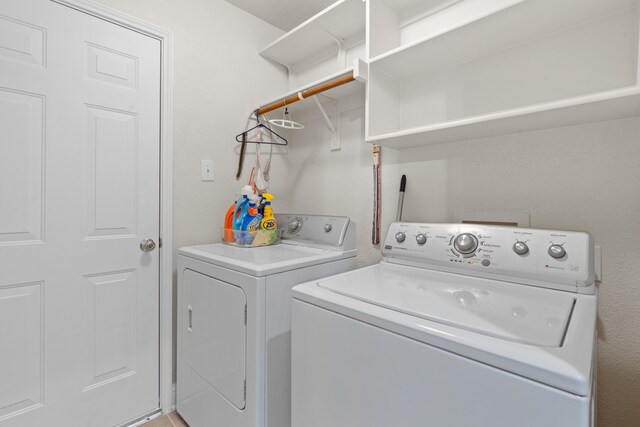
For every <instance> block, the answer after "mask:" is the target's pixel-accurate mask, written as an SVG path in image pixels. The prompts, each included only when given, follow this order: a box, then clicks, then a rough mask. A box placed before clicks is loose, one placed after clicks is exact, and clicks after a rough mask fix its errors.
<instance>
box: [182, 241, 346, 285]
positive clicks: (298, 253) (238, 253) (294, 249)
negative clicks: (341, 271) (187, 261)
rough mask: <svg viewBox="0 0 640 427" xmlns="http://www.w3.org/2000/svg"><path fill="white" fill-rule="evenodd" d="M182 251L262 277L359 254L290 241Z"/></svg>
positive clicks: (202, 259)
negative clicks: (267, 244) (264, 244)
mask: <svg viewBox="0 0 640 427" xmlns="http://www.w3.org/2000/svg"><path fill="white" fill-rule="evenodd" d="M178 253H179V254H180V255H185V256H188V257H191V258H196V259H199V260H201V261H204V262H208V263H211V264H215V265H219V266H221V267H226V268H229V269H231V270H235V271H239V272H241V273H245V274H249V275H252V276H258V277H261V276H266V275H269V274H275V273H280V272H283V271H288V270H292V269H295V268H302V267H308V266H311V265H316V264H320V263H325V262H329V261H334V260H338V259H342V258H348V257H353V256H355V250H352V251H344V252H343V251H334V250H330V249H319V248H312V247H308V246H300V245H290V244H278V245H272V246H263V247H259V248H238V247H235V246H230V245H225V244H222V243H214V244H210V245H201V246H189V247H184V248H180V249H179V250H178Z"/></svg>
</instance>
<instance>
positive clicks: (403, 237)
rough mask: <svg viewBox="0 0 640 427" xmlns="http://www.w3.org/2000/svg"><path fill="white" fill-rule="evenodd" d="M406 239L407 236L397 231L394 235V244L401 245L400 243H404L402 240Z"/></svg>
mask: <svg viewBox="0 0 640 427" xmlns="http://www.w3.org/2000/svg"><path fill="white" fill-rule="evenodd" d="M406 238H407V236H406V235H405V234H404V233H403V232H402V231H398V232H397V233H396V242H398V243H402V242H404V239H406Z"/></svg>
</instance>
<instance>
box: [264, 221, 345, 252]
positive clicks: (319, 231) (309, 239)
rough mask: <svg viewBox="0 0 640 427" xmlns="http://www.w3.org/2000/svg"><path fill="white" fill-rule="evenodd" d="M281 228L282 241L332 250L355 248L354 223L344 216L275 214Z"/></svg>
mask: <svg viewBox="0 0 640 427" xmlns="http://www.w3.org/2000/svg"><path fill="white" fill-rule="evenodd" d="M276 221H277V223H278V228H280V229H283V230H284V231H283V233H282V243H285V244H286V243H291V244H303V245H309V246H314V247H325V248H330V249H333V250H341V251H345V250H353V249H355V248H356V242H355V233H356V224H355V222H354V221H352V220H351V218H349V217H346V216H328V215H307V214H276Z"/></svg>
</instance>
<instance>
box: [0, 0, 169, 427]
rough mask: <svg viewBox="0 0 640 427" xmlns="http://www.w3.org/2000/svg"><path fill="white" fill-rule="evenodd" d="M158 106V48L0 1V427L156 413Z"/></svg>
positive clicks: (42, 7) (143, 39) (95, 424)
mask: <svg viewBox="0 0 640 427" xmlns="http://www.w3.org/2000/svg"><path fill="white" fill-rule="evenodd" d="M159 102H160V43H159V41H158V40H155V39H152V38H149V37H147V36H145V35H142V34H139V33H136V32H134V31H131V30H129V29H126V28H123V27H120V26H117V25H114V24H111V23H108V22H106V21H102V20H100V19H98V18H95V17H92V16H89V15H87V14H84V13H82V12H79V11H76V10H74V9H71V8H68V7H65V6H62V5H60V4H57V3H53V2H51V1H48V0H22V1H19V2H17V1H4V0H2V1H0V134H1V135H3V137H2V138H0V349H1V350H2V353H0V354H3V364H2V365H1V366H0V384H2V385H3V386H2V387H0V427H27V426H29V427H31V426H52V427H57V426H69V425H71V426H91V427H100V426H105V427H106V426H115V425H119V424H122V423H126V422H128V421H131V420H133V419H136V418H138V417H141V416H143V415H146V414H147V413H150V412H152V411H153V410H155V409H156V408H157V407H158V390H159V389H158V384H159V383H158V378H159V376H158V356H159V353H158V348H159V346H158V338H159V335H158V329H159V323H158V314H159V304H158V301H159V300H158V297H159V289H158V283H159V258H158V256H159V253H158V250H155V251H153V252H149V253H143V252H141V251H140V249H139V244H140V241H141V240H142V239H143V238H152V239H154V240H156V242H157V241H158V235H159V128H160V121H159V117H160V104H159ZM5 135H6V137H5ZM15 292H18V294H16V295H18V296H14V295H13V293H15ZM36 308H37V309H36ZM5 317H8V318H11V319H14V318H15V319H14V320H9V319H5ZM42 325H46V328H45V327H43V326H42ZM4 354H7V355H8V356H7V357H8V360H9V362H7V363H6V364H5V363H4ZM38 367H40V368H39V369H38ZM4 384H13V385H14V386H12V387H10V388H5V387H4Z"/></svg>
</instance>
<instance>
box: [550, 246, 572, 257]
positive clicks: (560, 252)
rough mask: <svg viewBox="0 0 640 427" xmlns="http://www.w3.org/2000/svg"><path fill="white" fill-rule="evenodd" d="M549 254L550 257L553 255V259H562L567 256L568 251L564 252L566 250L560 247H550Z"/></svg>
mask: <svg viewBox="0 0 640 427" xmlns="http://www.w3.org/2000/svg"><path fill="white" fill-rule="evenodd" d="M547 252H549V255H551V258H556V259H559V258H562V257H564V256H565V255H566V254H567V251H565V250H564V248H563V247H562V246H560V245H551V246H549V250H548V251H547Z"/></svg>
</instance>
